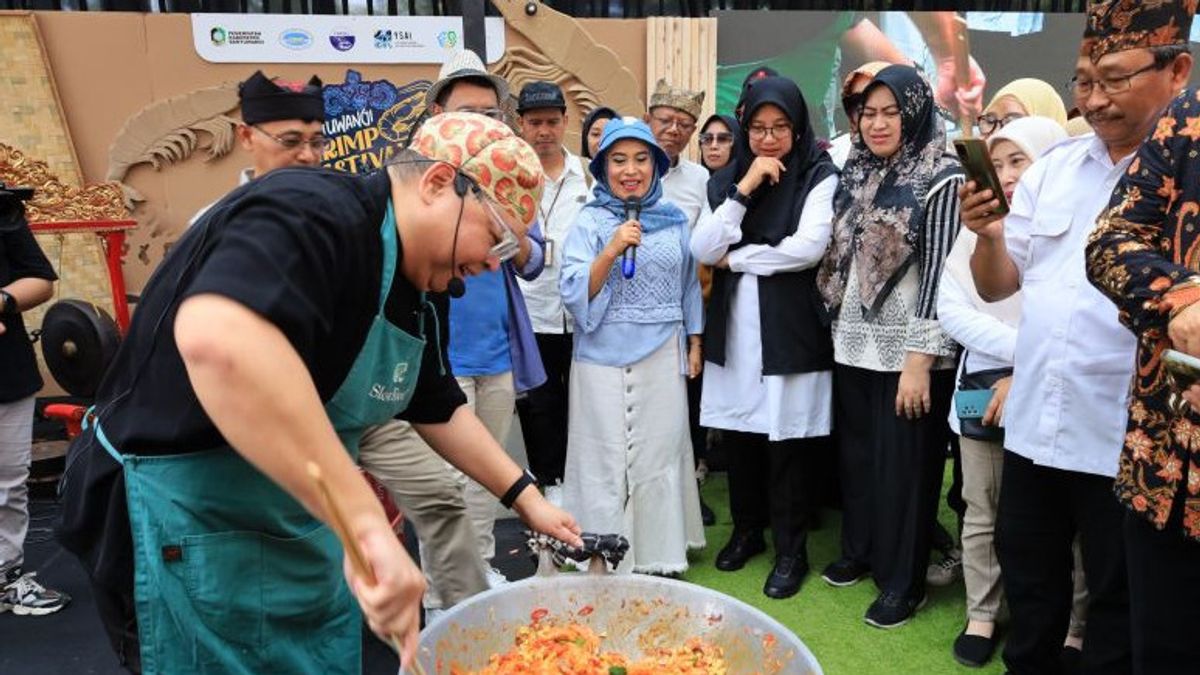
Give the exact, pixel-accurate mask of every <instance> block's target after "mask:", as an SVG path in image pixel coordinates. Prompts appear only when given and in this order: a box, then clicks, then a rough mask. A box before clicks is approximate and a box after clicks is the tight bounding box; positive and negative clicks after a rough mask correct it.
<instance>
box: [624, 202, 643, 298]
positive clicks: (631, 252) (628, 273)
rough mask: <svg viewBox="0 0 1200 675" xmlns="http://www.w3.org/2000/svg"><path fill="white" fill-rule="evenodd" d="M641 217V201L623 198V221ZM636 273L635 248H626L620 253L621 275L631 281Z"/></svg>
mask: <svg viewBox="0 0 1200 675" xmlns="http://www.w3.org/2000/svg"><path fill="white" fill-rule="evenodd" d="M641 215H642V200H641V199H639V198H637V197H626V198H625V220H637V219H638V218H639V217H640V216H641ZM635 272H637V246H627V247H626V248H625V250H624V251H622V252H621V275H622V276H624V277H625V278H626V279H632V278H633V275H634V273H635Z"/></svg>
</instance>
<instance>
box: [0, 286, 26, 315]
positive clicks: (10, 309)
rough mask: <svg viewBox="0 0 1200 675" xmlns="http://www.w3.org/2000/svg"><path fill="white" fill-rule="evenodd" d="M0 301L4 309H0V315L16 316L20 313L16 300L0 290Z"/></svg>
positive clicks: (10, 294)
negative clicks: (1, 300) (0, 300)
mask: <svg viewBox="0 0 1200 675" xmlns="http://www.w3.org/2000/svg"><path fill="white" fill-rule="evenodd" d="M0 299H3V300H4V307H3V308H0V315H4V316H16V315H18V314H20V313H21V310H20V308H19V307H17V299H16V298H14V297H13V296H12V293H9V292H8V291H4V290H0Z"/></svg>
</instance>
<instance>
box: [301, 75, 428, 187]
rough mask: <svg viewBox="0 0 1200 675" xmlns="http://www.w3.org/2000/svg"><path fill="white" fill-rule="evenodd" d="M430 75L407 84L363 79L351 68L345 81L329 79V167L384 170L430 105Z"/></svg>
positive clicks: (326, 158) (326, 157) (323, 160)
mask: <svg viewBox="0 0 1200 675" xmlns="http://www.w3.org/2000/svg"><path fill="white" fill-rule="evenodd" d="M429 85H430V82H429V81H428V80H417V81H415V82H410V83H408V84H406V85H404V86H403V87H397V86H396V85H394V84H392V83H391V82H388V81H387V80H363V78H362V75H361V74H359V72H358V71H355V70H347V71H346V81H345V82H344V83H342V84H327V85H325V88H324V91H323V93H324V95H325V124H324V125H323V127H322V131H323V132H324V135H325V138H327V139H328V140H329V146H328V148H327V149H326V150H325V155H324V156H323V157H322V158H321V163H322V164H323V165H324V166H325V167H327V168H330V169H337V170H338V171H346V172H350V173H368V172H371V171H374V170H376V169H379V168H380V167H382V166H383V164H384V162H386V161H387V160H388V158H389V157H391V156H392V153H393V152H394V151H395V148H396V147H397V146H398V145H399V144H401V143H403V142H404V141H405V140H406V139H407V138H408V134H409V132H410V131H412V127H413V124H414V123H416V121H417V120H418V119H420V117H421V113H423V112H424V110H425V90H426V89H428V88H429Z"/></svg>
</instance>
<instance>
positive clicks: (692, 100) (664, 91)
mask: <svg viewBox="0 0 1200 675" xmlns="http://www.w3.org/2000/svg"><path fill="white" fill-rule="evenodd" d="M703 105H704V92H702V91H688V90H687V89H678V88H676V87H672V86H671V85H669V84H667V81H666V80H665V79H662V80H659V81H658V83H657V84H655V85H654V93H653V94H651V95H650V105H649V107H648V108H647V109H648V110H653V109H655V108H660V107H666V108H675V109H676V110H682V111H683V112H685V113H687V114H689V115H691V116H692V117H693V118H694V119H697V120H698V119H700V108H701V107H702V106H703Z"/></svg>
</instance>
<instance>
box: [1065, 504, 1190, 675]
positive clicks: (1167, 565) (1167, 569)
mask: <svg viewBox="0 0 1200 675" xmlns="http://www.w3.org/2000/svg"><path fill="white" fill-rule="evenodd" d="M1182 501H1183V499H1182V497H1180V499H1179V501H1178V502H1177V503H1178V504H1179V505H1180V506H1182ZM1181 511H1182V509H1176V516H1173V517H1172V518H1171V519H1170V520H1169V521H1168V523H1167V527H1166V529H1165V530H1158V529H1156V528H1155V527H1154V525H1153V524H1151V523H1150V521H1148V520H1146V519H1145V518H1144V517H1143V516H1141V515H1138V514H1136V513H1133V512H1126V513H1125V523H1124V534H1125V557H1126V560H1127V563H1128V566H1129V607H1130V618H1131V626H1132V630H1133V672H1134V673H1137V674H1138V675H1159V674H1160V673H1161V674H1162V675H1174V674H1175V673H1194V672H1196V670H1197V669H1200V640H1198V639H1197V635H1196V629H1197V627H1200V542H1196V541H1194V540H1191V539H1187V538H1186V537H1184V536H1183V531H1182V529H1181V528H1180V522H1181V520H1182V519H1181V518H1179V517H1178V514H1179V513H1180V512H1181ZM1089 584H1090V579H1089ZM1091 630H1092V629H1091V619H1089V620H1088V637H1087V639H1085V640H1084V645H1087V641H1088V640H1090V639H1091V636H1092V632H1091Z"/></svg>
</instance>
